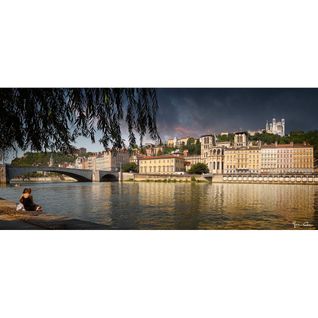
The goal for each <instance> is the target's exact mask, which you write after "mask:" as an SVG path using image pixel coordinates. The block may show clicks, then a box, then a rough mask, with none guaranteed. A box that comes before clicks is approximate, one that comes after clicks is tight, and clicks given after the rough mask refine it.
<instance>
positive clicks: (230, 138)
mask: <svg viewBox="0 0 318 318" xmlns="http://www.w3.org/2000/svg"><path fill="white" fill-rule="evenodd" d="M216 137H217V140H218V141H220V142H225V141H231V142H233V141H234V134H228V135H217V136H216Z"/></svg>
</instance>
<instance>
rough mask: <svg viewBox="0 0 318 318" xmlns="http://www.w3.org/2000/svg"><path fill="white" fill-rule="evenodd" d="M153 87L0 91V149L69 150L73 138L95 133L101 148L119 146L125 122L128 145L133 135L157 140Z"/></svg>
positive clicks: (121, 144) (155, 103)
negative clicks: (97, 135)
mask: <svg viewBox="0 0 318 318" xmlns="http://www.w3.org/2000/svg"><path fill="white" fill-rule="evenodd" d="M157 109H158V103H157V97H156V90H155V89H151V88H3V89H0V150H7V149H12V148H20V149H22V150H25V149H27V148H31V149H32V150H36V151H43V150H46V149H50V150H52V151H71V150H72V148H73V146H72V144H73V143H74V142H75V140H76V138H77V137H79V136H85V137H89V138H90V139H91V140H92V142H95V136H96V132H97V131H100V132H101V133H102V138H101V139H100V140H99V141H100V142H101V143H102V145H103V146H104V147H105V148H108V147H110V146H112V147H114V148H121V147H123V144H124V142H123V139H122V132H121V127H122V125H123V123H124V122H126V124H127V127H128V132H129V143H130V145H134V144H136V136H135V135H136V134H137V135H138V136H139V137H140V140H141V141H142V138H143V137H144V136H145V135H146V134H149V136H150V137H151V138H152V139H154V140H158V139H160V137H159V134H158V131H157V126H156V114H157Z"/></svg>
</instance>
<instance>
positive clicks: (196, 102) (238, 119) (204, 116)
mask: <svg viewBox="0 0 318 318" xmlns="http://www.w3.org/2000/svg"><path fill="white" fill-rule="evenodd" d="M157 96H158V103H159V110H158V116H157V125H158V129H159V133H160V136H161V139H162V140H163V141H165V140H167V138H169V137H175V136H176V137H182V136H193V137H199V136H200V135H202V134H205V133H211V132H212V133H218V132H221V131H230V132H232V131H238V130H258V129H263V128H265V124H266V121H267V120H272V118H276V120H280V119H281V118H285V120H286V132H287V133H288V132H290V131H291V130H295V129H301V130H305V131H307V130H314V129H318V89H297V88H288V89H277V88H272V89H267V88H264V89H259V88H257V89H255V88H243V89H240V88H159V89H157ZM123 136H124V138H126V139H127V133H126V131H125V128H124V129H123ZM96 139H98V138H96ZM150 141H151V140H150V139H147V138H146V139H145V142H150ZM77 146H78V147H79V146H84V147H87V149H89V150H90V151H102V150H103V148H102V146H101V145H100V144H99V143H98V142H97V143H96V144H94V145H92V144H91V142H90V140H87V139H84V138H81V139H79V140H78V144H77Z"/></svg>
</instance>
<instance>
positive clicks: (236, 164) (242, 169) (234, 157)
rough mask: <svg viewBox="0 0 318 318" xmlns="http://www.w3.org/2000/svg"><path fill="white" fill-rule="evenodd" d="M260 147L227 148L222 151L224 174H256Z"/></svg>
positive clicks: (258, 166) (258, 167)
mask: <svg viewBox="0 0 318 318" xmlns="http://www.w3.org/2000/svg"><path fill="white" fill-rule="evenodd" d="M260 151H261V150H260V148H258V147H246V148H234V147H233V148H228V149H225V151H224V174H258V173H259V172H260Z"/></svg>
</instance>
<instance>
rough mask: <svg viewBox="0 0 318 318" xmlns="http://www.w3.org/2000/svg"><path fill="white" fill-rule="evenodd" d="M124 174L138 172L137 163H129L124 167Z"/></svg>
mask: <svg viewBox="0 0 318 318" xmlns="http://www.w3.org/2000/svg"><path fill="white" fill-rule="evenodd" d="M122 168H123V172H138V166H137V165H136V163H135V162H128V163H126V164H124V165H123V167H122Z"/></svg>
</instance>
